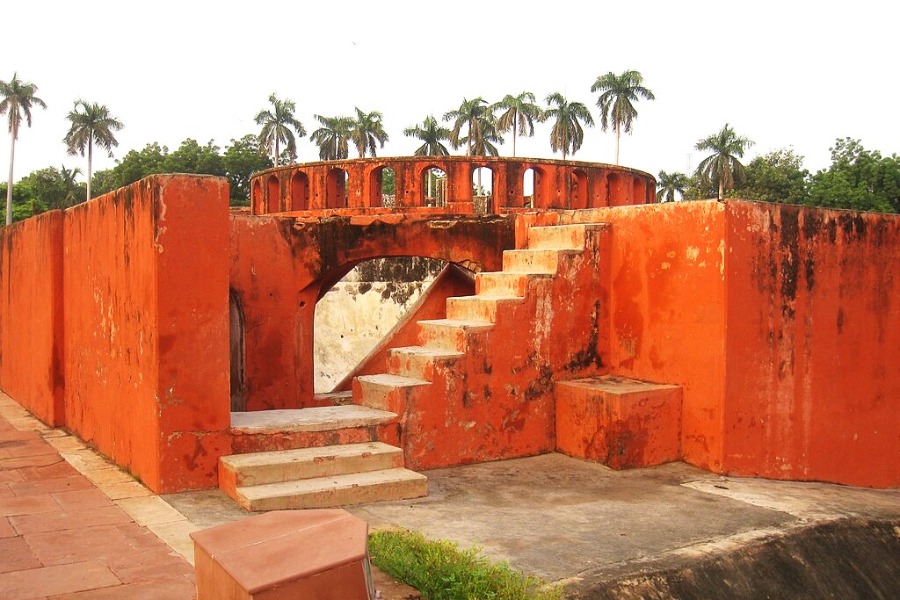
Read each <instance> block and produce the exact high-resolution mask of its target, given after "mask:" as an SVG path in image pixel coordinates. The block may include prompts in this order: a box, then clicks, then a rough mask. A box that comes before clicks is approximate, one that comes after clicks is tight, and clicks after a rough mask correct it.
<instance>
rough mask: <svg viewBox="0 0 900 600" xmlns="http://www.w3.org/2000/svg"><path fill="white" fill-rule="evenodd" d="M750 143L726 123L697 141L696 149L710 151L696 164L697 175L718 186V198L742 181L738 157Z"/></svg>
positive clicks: (742, 154)
mask: <svg viewBox="0 0 900 600" xmlns="http://www.w3.org/2000/svg"><path fill="white" fill-rule="evenodd" d="M752 145H753V142H751V141H750V140H749V139H747V138H745V137H742V136H739V135H737V134H736V133H735V132H734V129H732V128H731V126H729V125H728V123H726V124H725V127H723V128H722V130H721V131H719V132H718V133H715V134H713V135H711V136H709V137H706V138H704V139H702V140H700V141H699V142H697V145H696V146H695V148H696V149H697V150H702V151H710V152H712V153H711V154H710V155H709V156H707V157H706V158H704V159H703V160H702V161H700V164H699V165H697V176H698V178H700V179H701V180H703V181H705V182H712V183H714V184H715V185H717V186H718V188H719V200H722V199H723V198H725V191H726V190H730V189H732V188H734V187H735V185H736V184H740V183H743V181H744V165H743V164H741V161H740V160H739V159H740V158H743V156H744V152H746V151H747V148H749V147H750V146H752Z"/></svg>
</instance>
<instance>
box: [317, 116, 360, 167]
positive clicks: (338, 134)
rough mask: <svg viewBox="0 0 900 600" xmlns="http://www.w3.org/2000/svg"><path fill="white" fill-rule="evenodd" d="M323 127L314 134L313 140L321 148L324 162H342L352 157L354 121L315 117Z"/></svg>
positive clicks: (348, 118)
mask: <svg viewBox="0 0 900 600" xmlns="http://www.w3.org/2000/svg"><path fill="white" fill-rule="evenodd" d="M315 117H316V120H318V121H319V123H321V125H322V126H321V127H319V128H318V129H316V130H315V131H313V132H312V135H311V136H310V138H309V139H311V140H312V141H313V142H314V143H315V144H316V145H317V146H318V147H319V158H321V159H322V160H341V159H344V158H347V157H348V156H349V155H350V136H351V132H352V130H353V119H351V118H350V117H323V116H321V115H315Z"/></svg>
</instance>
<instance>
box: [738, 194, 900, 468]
mask: <svg viewBox="0 0 900 600" xmlns="http://www.w3.org/2000/svg"><path fill="white" fill-rule="evenodd" d="M726 214H727V229H726V240H727V255H726V256H727V258H726V276H727V283H728V287H727V298H726V300H727V302H726V307H727V320H728V321H727V323H728V325H727V327H728V328H727V340H726V388H725V397H724V413H723V417H724V422H723V425H724V435H725V445H724V463H723V465H722V470H724V471H726V472H730V473H734V474H738V475H753V476H763V477H772V478H778V479H800V480H827V481H837V482H840V483H847V484H858V485H868V486H898V485H900V366H898V362H897V351H898V349H900V279H898V275H900V217H898V216H896V215H879V214H872V213H855V212H845V211H825V210H814V209H800V208H798V207H794V206H783V205H771V204H751V203H740V202H729V203H728V205H727V213H726Z"/></svg>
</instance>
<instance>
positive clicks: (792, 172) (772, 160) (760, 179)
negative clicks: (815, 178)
mask: <svg viewBox="0 0 900 600" xmlns="http://www.w3.org/2000/svg"><path fill="white" fill-rule="evenodd" d="M744 174H745V176H746V179H745V182H744V184H743V185H741V186H740V187H738V188H735V189H734V190H732V191H731V193H729V194H728V195H729V196H731V197H734V198H744V199H746V200H762V201H764V202H780V203H785V204H805V203H806V202H807V201H808V199H809V191H808V189H807V188H808V180H809V171H807V170H806V169H804V168H803V157H802V156H797V155H796V154H794V151H793V150H790V149H782V150H776V151H774V152H769V153H768V154H765V155H762V156H757V157H756V158H754V159H753V160H751V161H750V162H749V163H748V164H747V166H746V168H745V169H744Z"/></svg>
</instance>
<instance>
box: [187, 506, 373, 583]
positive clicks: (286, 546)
mask: <svg viewBox="0 0 900 600" xmlns="http://www.w3.org/2000/svg"><path fill="white" fill-rule="evenodd" d="M367 536H368V525H366V523H365V521H363V520H361V519H358V518H356V517H354V516H353V515H351V514H350V513H348V512H347V511H345V510H341V509H329V510H305V511H275V512H270V513H266V514H263V515H259V516H254V517H249V518H247V519H243V520H241V521H235V522H232V523H226V524H224V525H219V526H217V527H212V528H209V529H205V530H203V531H197V532H195V533H192V534H191V538H193V540H194V564H195V568H196V571H197V600H238V599H240V600H250V599H252V600H287V599H293V598H317V599H319V600H371V599H372V598H374V597H375V593H374V588H373V585H372V577H371V573H370V570H369V559H368V552H367V547H366V544H367Z"/></svg>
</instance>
